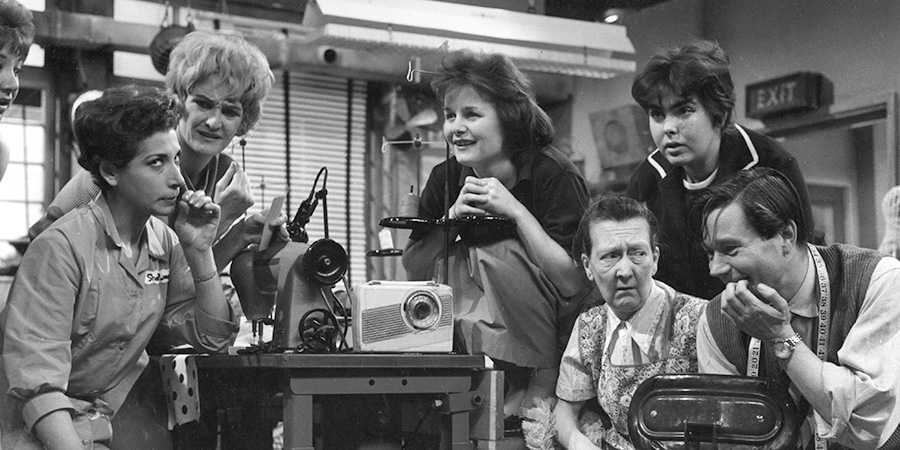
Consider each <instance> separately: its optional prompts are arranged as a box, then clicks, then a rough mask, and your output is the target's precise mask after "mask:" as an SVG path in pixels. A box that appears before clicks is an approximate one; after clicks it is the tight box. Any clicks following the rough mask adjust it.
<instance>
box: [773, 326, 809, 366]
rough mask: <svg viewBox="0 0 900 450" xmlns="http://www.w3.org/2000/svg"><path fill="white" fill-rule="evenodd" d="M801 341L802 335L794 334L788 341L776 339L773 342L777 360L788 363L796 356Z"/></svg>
mask: <svg viewBox="0 0 900 450" xmlns="http://www.w3.org/2000/svg"><path fill="white" fill-rule="evenodd" d="M801 341H802V339H801V338H800V333H794V335H793V336H791V337H789V338H787V339H775V340H774V341H772V352H773V353H775V357H776V358H778V359H780V360H783V361H787V360H789V359H791V356H793V355H794V349H795V348H797V344H799V343H800V342H801Z"/></svg>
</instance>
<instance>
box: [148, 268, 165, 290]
mask: <svg viewBox="0 0 900 450" xmlns="http://www.w3.org/2000/svg"><path fill="white" fill-rule="evenodd" d="M168 282H169V269H161V270H149V271H147V273H145V274H144V284H145V285H148V286H149V285H151V284H164V283H168Z"/></svg>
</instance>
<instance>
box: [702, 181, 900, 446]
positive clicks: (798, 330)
mask: <svg viewBox="0 0 900 450" xmlns="http://www.w3.org/2000/svg"><path fill="white" fill-rule="evenodd" d="M704 200H705V201H704V202H703V203H702V205H703V206H702V208H703V210H702V218H703V240H704V246H705V247H706V249H707V253H708V255H709V271H710V274H711V275H713V276H716V277H718V278H719V279H721V280H722V282H723V283H725V286H726V287H725V290H724V291H723V292H722V293H721V294H720V295H719V296H717V297H716V298H715V299H713V301H711V302H710V303H709V305H708V307H707V309H706V311H705V313H704V314H703V315H702V316H701V318H700V323H699V325H698V330H697V356H698V360H699V364H700V371H701V372H704V373H719V374H729V375H750V376H763V377H768V378H769V379H771V380H773V381H775V382H777V383H781V384H782V385H784V386H788V387H789V390H790V393H791V395H792V397H793V398H794V399H795V400H796V401H797V404H798V407H799V409H800V411H803V412H804V413H805V414H806V415H807V419H808V420H807V421H806V424H805V426H804V427H803V428H802V429H801V434H800V435H801V438H800V439H801V442H800V443H799V445H800V446H802V447H804V448H810V449H811V448H819V449H821V448H825V447H828V448H831V449H836V448H860V449H863V448H864V449H876V448H881V449H889V448H890V449H896V448H900V432H898V424H900V401H898V399H900V352H898V348H900V261H897V260H896V259H894V258H891V257H886V256H884V255H881V254H879V253H877V252H875V251H873V250H867V249H861V248H857V247H852V246H847V245H840V244H838V245H832V246H829V247H817V246H813V245H809V244H808V243H807V241H806V236H807V234H806V225H805V223H804V220H803V215H802V214H801V208H800V205H799V201H798V196H797V193H796V191H795V190H794V189H793V187H792V186H791V184H790V183H789V182H787V180H786V178H785V177H784V176H783V175H782V174H780V173H778V172H777V171H774V170H771V169H753V170H749V171H741V172H738V173H735V174H734V175H733V176H732V177H731V178H729V179H728V180H727V181H725V182H723V183H721V184H720V185H718V186H714V187H712V188H710V190H709V193H708V194H707V195H706V197H705V199H704ZM755 354H758V355H759V358H755V357H754V358H748V355H755ZM817 441H818V442H817Z"/></svg>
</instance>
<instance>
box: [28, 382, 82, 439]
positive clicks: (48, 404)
mask: <svg viewBox="0 0 900 450" xmlns="http://www.w3.org/2000/svg"><path fill="white" fill-rule="evenodd" d="M61 409H65V410H74V409H75V408H74V407H73V406H72V401H71V400H69V397H66V395H65V394H63V393H62V392H48V393H46V394H41V395H36V396H34V397H32V398H30V399H28V400H27V401H26V402H25V403H23V404H22V420H24V421H25V431H27V432H29V433H30V432H31V429H32V427H34V424H36V423H37V422H38V421H39V420H41V419H42V418H43V417H44V416H46V415H47V414H50V413H52V412H54V411H59V410H61Z"/></svg>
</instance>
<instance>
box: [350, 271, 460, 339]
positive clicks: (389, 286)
mask: <svg viewBox="0 0 900 450" xmlns="http://www.w3.org/2000/svg"><path fill="white" fill-rule="evenodd" d="M356 296H357V299H356V302H354V304H353V347H354V349H355V350H356V351H359V352H406V353H419V352H421V353H442V352H446V353H449V352H451V351H452V350H453V290H452V289H451V288H450V286H447V285H445V284H438V283H435V282H433V281H370V282H368V283H365V284H361V285H359V286H358V287H357V290H356Z"/></svg>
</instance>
